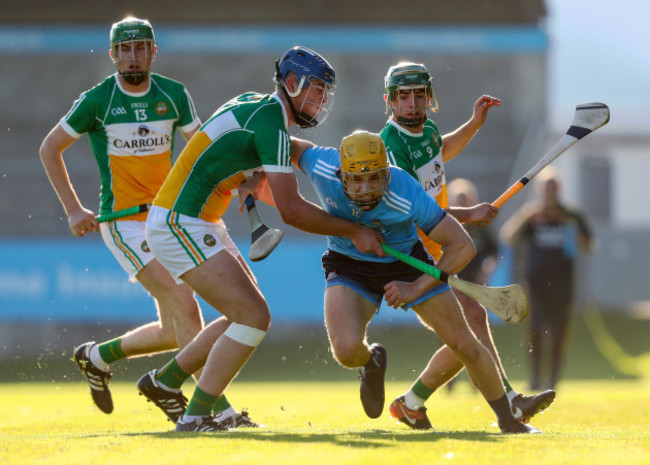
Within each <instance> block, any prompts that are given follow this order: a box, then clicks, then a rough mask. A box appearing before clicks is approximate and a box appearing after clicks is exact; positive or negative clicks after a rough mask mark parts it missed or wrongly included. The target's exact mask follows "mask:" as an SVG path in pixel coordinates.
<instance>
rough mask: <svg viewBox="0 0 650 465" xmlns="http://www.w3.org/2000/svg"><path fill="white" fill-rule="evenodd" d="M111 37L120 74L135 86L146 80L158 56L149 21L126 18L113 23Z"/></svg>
mask: <svg viewBox="0 0 650 465" xmlns="http://www.w3.org/2000/svg"><path fill="white" fill-rule="evenodd" d="M110 37H111V49H110V55H111V59H112V60H113V63H114V64H115V66H116V67H117V72H118V73H119V75H120V76H121V77H122V78H124V80H125V81H126V82H128V83H129V84H131V85H134V86H137V85H138V84H141V83H142V82H144V81H145V80H146V79H147V78H148V77H149V71H150V69H151V63H152V62H153V60H154V59H155V57H156V42H155V37H154V33H153V27H151V24H150V23H149V21H147V20H146V19H139V18H133V17H129V18H125V19H123V20H122V21H119V22H117V23H114V24H113V26H112V27H111V34H110Z"/></svg>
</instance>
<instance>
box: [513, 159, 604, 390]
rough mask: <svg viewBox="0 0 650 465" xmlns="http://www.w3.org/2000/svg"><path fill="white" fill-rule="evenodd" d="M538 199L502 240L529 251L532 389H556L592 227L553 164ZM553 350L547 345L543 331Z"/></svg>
mask: <svg viewBox="0 0 650 465" xmlns="http://www.w3.org/2000/svg"><path fill="white" fill-rule="evenodd" d="M535 187H536V192H537V196H538V199H537V201H536V202H529V203H526V204H525V205H523V206H522V207H521V209H519V210H518V211H517V212H516V213H515V215H514V216H513V217H512V218H510V219H509V220H508V221H507V222H506V223H505V224H504V225H503V227H502V229H501V237H502V239H503V240H504V241H505V242H506V243H508V244H510V245H512V246H518V247H519V250H520V251H521V252H525V254H526V255H525V257H526V260H525V262H522V263H525V270H524V279H525V281H526V285H527V287H528V293H529V296H530V301H531V318H530V319H529V321H530V332H529V344H530V351H529V352H530V354H531V377H530V385H531V388H532V389H541V388H542V387H546V386H548V387H550V388H552V389H555V386H556V384H557V382H558V379H559V376H560V369H561V368H562V364H563V362H564V358H565V354H566V342H567V332H568V328H569V322H570V316H571V306H572V304H573V297H574V287H575V286H574V276H573V275H574V263H575V261H576V258H577V257H578V254H579V252H580V251H584V252H589V251H591V249H592V246H593V241H592V234H591V230H590V228H589V226H588V224H587V222H586V220H585V218H584V216H583V214H582V213H581V212H580V211H579V210H577V209H571V208H569V207H567V206H566V205H565V204H564V203H562V201H561V199H560V187H561V185H560V181H559V179H558V176H557V173H556V171H555V170H554V169H553V168H552V167H548V168H546V169H545V170H544V171H542V172H541V173H540V174H539V176H538V178H537V180H536V186H535ZM545 333H546V334H548V336H550V350H548V351H545V350H544V344H543V343H544V342H545V341H544V339H545V338H544V337H543V336H544V334H545ZM544 355H548V356H550V379H549V381H548V384H545V383H544V382H543V380H542V378H541V374H542V373H543V372H545V370H544V369H543V368H542V365H543V363H544V362H545V360H544V358H545V357H544Z"/></svg>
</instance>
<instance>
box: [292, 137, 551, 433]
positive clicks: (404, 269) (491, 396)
mask: <svg viewBox="0 0 650 465" xmlns="http://www.w3.org/2000/svg"><path fill="white" fill-rule="evenodd" d="M292 158H293V161H294V164H295V165H296V166H297V167H299V169H300V170H301V171H302V172H303V173H305V174H306V175H307V176H309V178H310V180H311V182H312V185H313V186H314V188H315V190H316V193H317V194H318V197H319V198H320V201H321V205H322V206H323V208H324V209H325V210H326V211H327V212H329V213H330V214H332V215H335V216H337V217H340V218H345V219H348V220H350V221H356V222H358V223H360V224H364V225H367V226H369V227H372V228H374V229H376V230H377V231H379V232H380V233H381V235H382V237H383V238H384V240H385V242H386V244H387V245H390V246H392V247H394V248H395V249H398V250H399V251H401V252H404V253H406V254H410V255H411V256H412V257H415V258H417V259H419V260H422V261H425V262H427V263H430V264H433V259H432V257H431V256H430V255H429V254H428V253H427V252H426V250H425V249H424V247H423V245H422V242H421V241H420V240H419V238H418V235H417V231H416V225H417V226H418V227H419V228H420V229H421V230H422V231H424V232H425V233H426V234H427V235H428V236H429V237H431V238H432V239H433V240H435V241H436V242H438V243H440V244H442V245H443V246H444V253H443V254H442V256H441V258H440V261H439V262H438V264H437V266H438V267H439V268H440V269H442V270H444V271H445V272H447V273H449V274H451V275H453V274H455V273H457V272H458V271H460V270H461V269H462V268H463V267H464V266H465V265H466V264H467V262H468V261H469V260H470V259H471V258H472V257H473V256H474V253H475V249H474V245H473V244H472V241H471V239H470V238H469V236H468V235H467V233H466V232H465V230H464V229H463V228H462V226H461V225H460V224H459V223H458V221H456V220H455V219H454V218H453V217H452V216H451V215H447V213H446V212H445V211H444V210H442V209H441V208H440V207H439V206H438V204H437V203H436V201H435V199H434V198H432V197H430V196H429V195H428V194H427V193H426V191H425V190H424V189H423V188H422V187H421V186H420V185H419V184H418V183H417V181H415V180H414V179H413V177H412V176H411V175H410V174H408V173H407V172H406V171H404V170H402V169H400V168H397V167H389V165H388V160H387V157H386V151H385V148H384V144H383V142H382V140H381V138H380V137H379V135H377V134H371V133H368V132H365V131H356V132H354V133H353V134H351V135H349V136H347V137H344V138H343V141H342V142H341V148H340V151H337V150H336V149H333V148H322V147H316V146H314V145H313V144H311V143H310V142H307V141H302V140H299V139H294V140H293V143H292ZM322 261H323V268H324V270H325V279H326V284H325V324H326V326H327V333H328V336H329V339H330V343H331V346H332V352H333V354H334V357H335V358H336V360H337V361H338V362H339V363H340V364H341V365H343V366H345V367H348V368H360V372H361V386H360V396H361V402H362V405H363V408H364V411H365V412H366V414H367V415H368V416H369V417H370V418H377V417H379V416H380V415H381V413H382V411H383V408H384V402H385V391H384V375H385V371H386V366H387V353H386V349H385V348H384V347H383V346H382V345H381V344H379V343H374V344H370V345H369V344H368V342H367V336H366V328H367V326H368V324H369V323H370V321H371V319H372V317H373V316H374V315H375V314H376V312H377V309H378V308H379V306H380V304H381V300H382V298H385V299H386V302H387V304H388V305H389V306H391V307H394V308H398V307H401V308H402V309H404V310H408V309H410V308H412V309H413V311H414V312H415V313H416V314H417V316H418V317H419V319H420V321H422V323H423V324H424V325H425V326H426V327H427V328H429V329H432V330H433V331H435V332H436V334H438V336H439V337H440V339H441V340H442V341H443V342H444V343H445V344H446V345H447V347H448V348H449V349H450V350H451V351H452V353H453V355H454V356H455V357H457V358H458V360H461V361H462V363H463V365H464V366H465V368H466V369H467V372H468V374H469V376H470V379H471V380H472V381H473V383H474V385H475V386H476V387H477V388H478V389H479V390H480V391H481V393H482V394H483V396H484V397H485V399H486V401H487V402H488V404H489V405H490V407H491V408H492V409H493V410H494V412H495V413H496V415H497V417H498V423H499V427H500V428H501V430H502V432H504V433H539V430H538V429H537V428H534V427H532V426H529V425H526V424H524V423H522V422H519V421H517V420H516V419H515V417H514V416H513V413H512V410H511V407H510V403H509V401H508V398H507V396H506V393H505V390H504V387H503V384H502V383H501V380H500V378H499V374H498V372H497V368H496V366H495V364H494V361H493V360H492V357H491V356H490V353H489V352H488V351H487V350H486V349H485V347H484V346H483V345H482V344H481V343H480V342H479V341H478V340H477V339H476V337H475V336H474V334H473V333H472V332H471V330H470V329H469V328H468V326H467V324H466V322H465V320H464V318H463V314H462V311H461V309H460V306H459V305H458V301H457V300H456V298H455V297H454V294H453V293H451V292H450V287H449V285H448V284H446V283H442V282H440V281H438V280H437V279H435V278H433V277H431V276H429V275H426V274H422V273H421V272H420V271H418V270H416V269H415V268H412V267H411V266H409V265H406V264H404V263H402V262H400V261H395V259H394V258H392V257H389V256H384V257H380V256H377V255H375V254H373V253H363V251H359V250H358V249H357V248H356V247H354V246H353V244H352V242H351V241H350V240H349V239H347V238H345V237H340V236H336V235H330V236H329V237H328V250H327V252H325V254H324V255H323V259H322ZM416 421H417V420H414V422H416Z"/></svg>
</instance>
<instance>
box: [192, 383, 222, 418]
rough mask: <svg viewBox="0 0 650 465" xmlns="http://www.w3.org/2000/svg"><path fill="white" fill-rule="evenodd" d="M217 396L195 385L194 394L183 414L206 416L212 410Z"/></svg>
mask: <svg viewBox="0 0 650 465" xmlns="http://www.w3.org/2000/svg"><path fill="white" fill-rule="evenodd" d="M218 398H219V396H213V395H211V394H208V393H207V392H205V391H203V390H202V389H201V388H200V387H198V386H197V387H196V389H195V390H194V395H193V396H192V398H191V399H190V403H189V404H188V405H187V410H185V415H196V416H202V417H204V416H207V415H210V413H211V412H212V407H214V404H215V403H216V402H217V399H218Z"/></svg>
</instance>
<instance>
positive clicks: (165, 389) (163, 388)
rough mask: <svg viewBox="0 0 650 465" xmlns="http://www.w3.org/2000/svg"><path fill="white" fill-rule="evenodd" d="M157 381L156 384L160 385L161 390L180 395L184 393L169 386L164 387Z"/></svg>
mask: <svg viewBox="0 0 650 465" xmlns="http://www.w3.org/2000/svg"><path fill="white" fill-rule="evenodd" d="M155 381H156V384H157V385H158V387H159V388H160V389H162V390H164V391H167V392H173V393H174V394H178V393H180V392H183V390H182V389H174V388H170V387H169V386H166V385H164V384H163V383H161V382H160V381H158V380H155Z"/></svg>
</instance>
